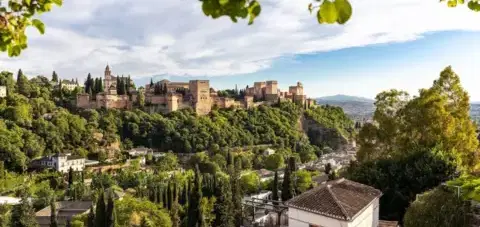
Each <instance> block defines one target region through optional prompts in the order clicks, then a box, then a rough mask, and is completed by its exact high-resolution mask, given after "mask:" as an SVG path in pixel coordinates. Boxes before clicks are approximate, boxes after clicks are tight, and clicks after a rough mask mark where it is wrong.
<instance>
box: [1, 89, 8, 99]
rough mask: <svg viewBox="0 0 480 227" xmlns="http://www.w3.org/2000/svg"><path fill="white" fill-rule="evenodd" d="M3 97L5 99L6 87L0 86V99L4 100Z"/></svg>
mask: <svg viewBox="0 0 480 227" xmlns="http://www.w3.org/2000/svg"><path fill="white" fill-rule="evenodd" d="M5 97H7V87H6V86H0V98H5Z"/></svg>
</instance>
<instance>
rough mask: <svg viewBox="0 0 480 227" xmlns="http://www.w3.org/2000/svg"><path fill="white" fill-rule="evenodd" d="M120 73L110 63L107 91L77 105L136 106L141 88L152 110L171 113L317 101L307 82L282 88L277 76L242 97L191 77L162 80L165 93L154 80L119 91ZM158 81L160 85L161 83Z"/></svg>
mask: <svg viewBox="0 0 480 227" xmlns="http://www.w3.org/2000/svg"><path fill="white" fill-rule="evenodd" d="M116 80H117V77H115V76H112V74H111V71H110V67H109V66H108V65H107V67H106V69H105V75H104V86H105V88H104V90H105V92H101V93H98V94H97V95H96V96H95V97H90V95H89V94H87V93H82V94H78V95H77V107H78V108H84V109H98V108H106V109H108V108H114V109H132V108H133V107H134V106H135V105H136V102H137V96H138V92H142V93H143V94H144V95H145V104H146V106H147V107H148V108H147V109H148V110H149V111H150V112H163V113H168V112H172V111H176V110H180V109H185V108H193V109H194V110H195V111H196V112H197V113H198V114H199V115H205V114H208V113H210V111H211V110H212V108H213V107H214V106H216V107H218V108H232V107H234V108H252V107H256V106H258V105H262V104H272V103H277V102H278V101H293V102H295V103H298V104H302V105H303V104H305V105H307V104H308V105H309V106H311V105H313V104H314V103H315V102H314V100H313V99H307V97H306V95H304V93H303V85H302V84H301V83H300V82H298V83H297V85H296V86H290V87H289V90H288V91H286V92H282V91H281V90H280V89H279V88H278V82H277V81H275V80H270V81H265V82H255V83H254V84H253V87H250V88H249V87H248V86H247V88H246V89H245V96H244V97H243V99H242V100H235V99H234V98H228V97H219V96H218V95H217V92H216V91H215V90H214V89H213V88H211V87H210V81H208V80H190V81H189V82H170V81H168V80H161V81H159V82H158V85H159V86H160V87H161V88H162V90H163V93H161V94H158V92H157V93H156V92H155V86H150V84H148V85H146V86H145V89H143V90H140V91H131V92H130V95H118V94H117V92H116V91H117V90H116ZM158 85H157V86H158Z"/></svg>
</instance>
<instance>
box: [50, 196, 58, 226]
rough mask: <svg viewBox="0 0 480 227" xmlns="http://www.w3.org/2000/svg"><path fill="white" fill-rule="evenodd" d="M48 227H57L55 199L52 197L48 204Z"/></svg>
mask: <svg viewBox="0 0 480 227" xmlns="http://www.w3.org/2000/svg"><path fill="white" fill-rule="evenodd" d="M50 227H58V220H57V205H56V201H55V197H53V199H52V201H51V202H50Z"/></svg>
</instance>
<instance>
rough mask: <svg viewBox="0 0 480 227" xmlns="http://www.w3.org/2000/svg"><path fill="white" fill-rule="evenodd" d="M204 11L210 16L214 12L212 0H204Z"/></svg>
mask: <svg viewBox="0 0 480 227" xmlns="http://www.w3.org/2000/svg"><path fill="white" fill-rule="evenodd" d="M202 11H203V13H204V14H205V15H206V16H210V15H211V14H212V12H213V6H212V3H211V2H210V1H203V4H202Z"/></svg>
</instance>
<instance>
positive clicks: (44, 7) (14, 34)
mask: <svg viewBox="0 0 480 227" xmlns="http://www.w3.org/2000/svg"><path fill="white" fill-rule="evenodd" d="M62 3H63V0H9V1H8V5H7V6H2V5H1V2H0V51H2V52H5V51H6V52H7V53H8V56H10V57H14V56H18V55H20V53H21V52H22V50H24V49H26V48H27V46H28V45H27V36H26V35H25V29H26V28H27V27H29V26H34V27H35V28H37V30H38V31H39V32H40V33H41V34H44V33H45V25H44V24H43V22H42V21H40V20H39V19H34V18H33V17H34V16H35V15H39V14H41V13H44V12H49V11H50V10H51V9H52V7H53V5H57V6H61V5H62Z"/></svg>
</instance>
